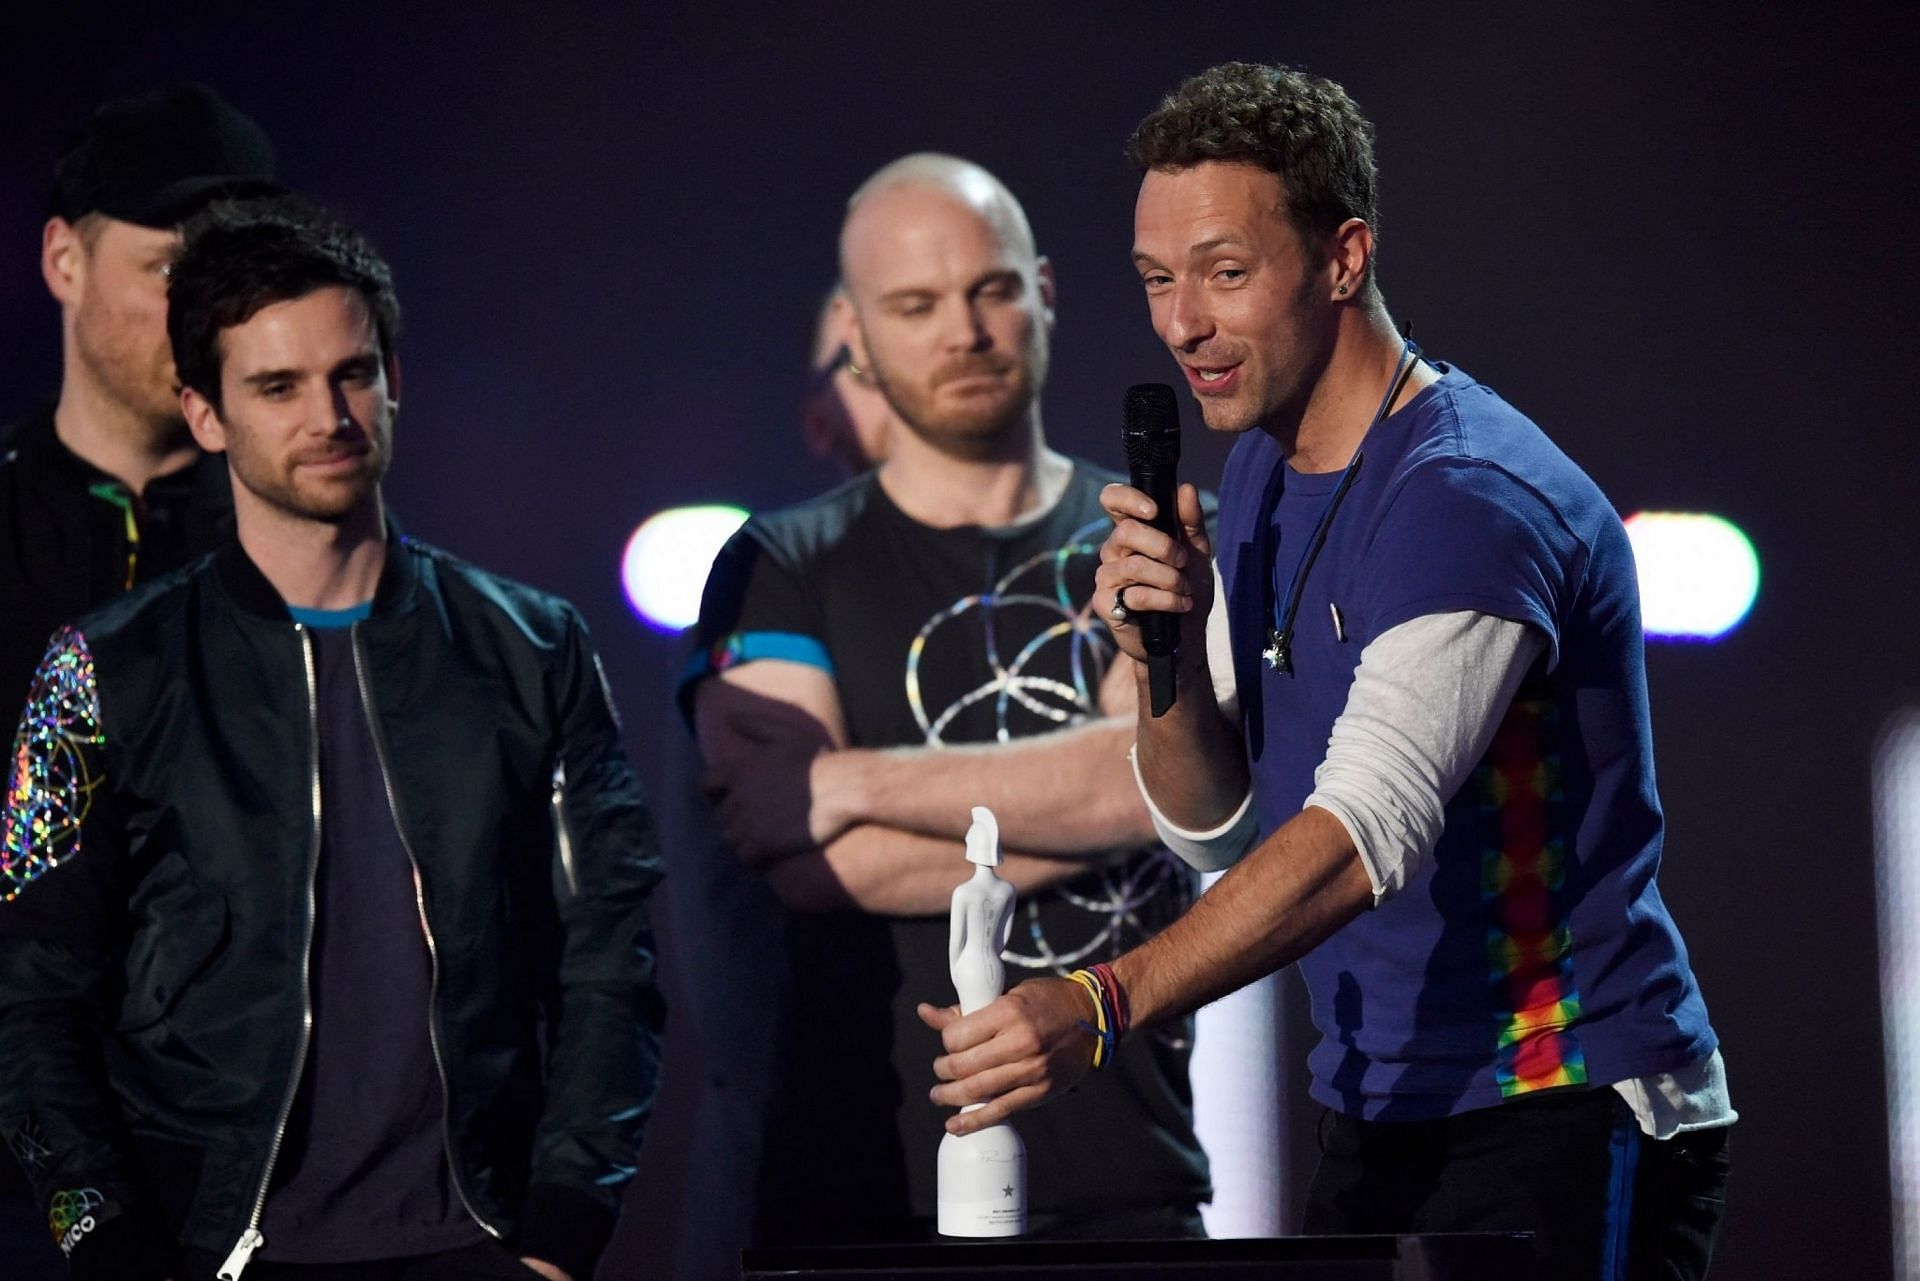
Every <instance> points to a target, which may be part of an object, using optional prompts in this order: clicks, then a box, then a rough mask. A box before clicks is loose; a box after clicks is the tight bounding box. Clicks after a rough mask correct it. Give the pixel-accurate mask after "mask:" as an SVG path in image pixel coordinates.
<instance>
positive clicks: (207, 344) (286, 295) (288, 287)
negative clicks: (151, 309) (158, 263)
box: [167, 196, 400, 409]
mask: <svg viewBox="0 0 1920 1281" xmlns="http://www.w3.org/2000/svg"><path fill="white" fill-rule="evenodd" d="M334 285H341V286H345V287H346V288H348V289H352V290H356V291H357V292H358V293H359V294H360V296H361V298H363V299H364V300H365V301H366V304H367V308H368V310H370V311H371V312H372V313H373V323H374V330H375V333H376V334H377V335H378V337H379V339H380V353H381V355H382V356H383V357H384V358H386V359H391V358H392V357H393V352H394V346H393V344H394V339H395V338H396V337H397V336H398V335H399V332H400V302H399V299H398V298H397V297H396V296H395V294H394V291H393V272H392V270H391V269H390V268H389V267H388V266H387V264H386V262H385V260H384V259H382V258H381V257H380V255H379V253H378V252H376V251H375V249H374V247H373V246H372V245H371V244H370V243H368V241H367V239H366V237H364V236H362V235H361V234H360V233H359V232H357V231H355V230H353V228H351V227H349V226H347V225H346V224H345V223H343V222H341V221H340V220H339V219H338V218H336V217H334V216H333V215H332V214H330V213H328V212H327V211H325V210H324V209H321V208H320V207H319V206H317V205H314V204H312V203H310V202H309V201H306V200H303V199H301V198H300V197H298V196H271V197H265V198H262V199H256V200H234V201H220V202H216V203H215V204H212V205H209V206H208V207H207V208H206V209H204V210H202V211H201V212H200V213H199V214H197V215H195V216H194V217H193V218H192V219H191V220H189V221H188V222H187V224H186V226H185V227H184V228H182V237H181V246H180V252H179V253H178V254H177V255H176V256H175V258H174V260H173V271H172V274H171V276H170V278H169V280H168V284H167V339H168V341H169V342H171V343H172V345H173V363H174V367H175V369H176V370H177V371H178V375H179V378H180V381H181V383H182V384H183V385H185V386H188V387H191V388H193V389H194V390H195V391H197V392H199V393H200V394H201V395H202V396H205V397H206V398H207V400H208V401H210V402H211V403H212V404H213V406H214V407H215V408H216V409H217V408H219V406H220V363H221V351H220V334H221V332H222V331H223V330H227V329H232V328H234V327H236V326H238V325H244V324H246V323H247V321H249V320H251V319H252V318H253V317H254V316H255V315H256V314H257V313H258V312H259V311H261V310H262V309H263V308H266V307H270V306H272V305H273V304H274V303H278V302H288V301H291V300H293V299H295V298H304V297H306V296H307V295H308V294H310V293H312V292H314V291H315V290H316V289H325V288H328V287H329V286H334Z"/></svg>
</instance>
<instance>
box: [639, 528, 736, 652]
mask: <svg viewBox="0 0 1920 1281" xmlns="http://www.w3.org/2000/svg"><path fill="white" fill-rule="evenodd" d="M746 519H747V513H746V512H744V511H742V510H741V509H740V508H738V507H728V506H724V505H720V504H715V505H709V506H704V507H669V508H668V509H667V510H666V511H663V512H659V513H656V514H655V515H652V516H649V517H648V518H647V519H646V520H644V521H642V522H640V527H639V528H638V529H636V530H634V531H633V537H631V538H629V539H627V550H626V553H625V555H623V556H622V557H621V559H620V582H621V584H622V585H623V586H624V587H625V588H626V589H627V604H629V605H631V606H632V607H633V612H634V613H635V614H637V615H639V616H640V619H641V621H643V622H645V623H647V624H648V625H650V626H652V627H656V628H659V629H660V630H661V631H663V632H677V631H681V630H683V629H685V628H688V627H691V626H693V624H694V623H695V622H697V621H698V620H699V618H700V593H701V591H702V590H703V589H704V588H705V587H706V585H707V571H709V570H711V569H712V568H713V558H714V557H715V556H716V555H718V554H719V552H720V548H721V547H722V546H723V545H724V544H725V543H726V541H727V539H729V538H731V537H733V532H734V531H735V530H737V529H739V528H740V526H741V525H742V524H744V523H745V522H746Z"/></svg>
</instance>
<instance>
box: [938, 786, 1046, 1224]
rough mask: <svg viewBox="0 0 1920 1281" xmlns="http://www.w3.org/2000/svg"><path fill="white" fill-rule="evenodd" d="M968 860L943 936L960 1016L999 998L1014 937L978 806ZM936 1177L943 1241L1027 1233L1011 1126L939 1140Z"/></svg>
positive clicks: (1009, 895)
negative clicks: (968, 871)
mask: <svg viewBox="0 0 1920 1281" xmlns="http://www.w3.org/2000/svg"><path fill="white" fill-rule="evenodd" d="M967 861H968V862H969V863H972V864H973V865H974V868H973V876H972V878H971V879H970V880H968V881H967V882H966V883H965V884H963V885H961V886H960V887H959V888H958V889H956V890H954V892H953V907H952V909H951V915H950V917H949V925H948V932H947V964H948V967H949V969H950V970H951V972H952V974H953V989H954V991H955V992H956V993H958V994H959V997H960V1012H961V1013H962V1014H971V1013H973V1012H974V1011H975V1010H977V1009H980V1008H981V1007H982V1006H984V1005H987V1004H988V1003H990V1002H991V1001H992V1000H993V999H994V998H995V997H997V996H999V995H1000V989H1001V984H1002V983H1003V982H1004V980H1005V970H1004V969H1003V967H1002V965H1001V962H1000V953H1001V952H1002V951H1004V950H1005V949H1006V946H1007V938H1008V936H1009V935H1010V934H1011V933H1012V932H1013V886H1011V885H1009V884H1007V883H1006V882H1005V881H1003V880H1001V879H1000V877H999V874H998V873H996V872H995V871H994V870H993V869H994V868H996V867H998V866H999V865H1000V824H999V823H998V822H996V821H995V820H994V817H993V811H992V810H990V809H987V808H986V807H985V806H982V805H976V806H974V807H973V826H972V827H970V828H968V829H967ZM981 1106H983V1105H982V1104H979V1103H972V1104H969V1105H968V1106H966V1107H964V1108H961V1109H960V1110H961V1111H962V1112H971V1111H973V1110H974V1109H975V1108H977V1107H981ZM939 1171H940V1190H939V1203H940V1220H939V1223H940V1235H941V1236H949V1237H1011V1236H1019V1235H1020V1234H1021V1233H1022V1232H1025V1231H1026V1230H1027V1148H1026V1145H1025V1144H1024V1143H1022V1142H1020V1136H1019V1134H1017V1133H1015V1131H1014V1128H1013V1127H1012V1126H1011V1125H1009V1124H1007V1123H1006V1122H1005V1121H1002V1122H1001V1123H1000V1124H998V1125H992V1126H988V1127H987V1128H986V1129H984V1130H978V1131H976V1132H974V1133H972V1134H968V1135H964V1136H962V1135H953V1134H948V1135H943V1136H942V1137H941V1139H940V1162H939Z"/></svg>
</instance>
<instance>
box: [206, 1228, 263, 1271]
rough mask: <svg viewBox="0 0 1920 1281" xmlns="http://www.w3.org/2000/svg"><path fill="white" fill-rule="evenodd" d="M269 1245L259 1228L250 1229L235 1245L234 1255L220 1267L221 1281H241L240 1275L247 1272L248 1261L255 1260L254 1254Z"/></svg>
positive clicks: (242, 1234) (228, 1257) (230, 1255)
mask: <svg viewBox="0 0 1920 1281" xmlns="http://www.w3.org/2000/svg"><path fill="white" fill-rule="evenodd" d="M266 1243H267V1238H266V1237H265V1236H264V1235H262V1233H261V1231H260V1229H259V1228H248V1229H247V1230H246V1231H245V1232H242V1233H241V1234H240V1240H239V1241H237V1242H235V1243H234V1247H233V1253H232V1254H229V1255H228V1256H227V1261H226V1262H225V1263H223V1264H221V1265H220V1271H219V1274H218V1275H219V1277H220V1281H240V1274H241V1273H242V1272H245V1271H246V1270H247V1261H248V1260H249V1259H251V1258H253V1252H254V1251H255V1250H258V1249H259V1248H260V1247H261V1246H263V1245H265V1244H266Z"/></svg>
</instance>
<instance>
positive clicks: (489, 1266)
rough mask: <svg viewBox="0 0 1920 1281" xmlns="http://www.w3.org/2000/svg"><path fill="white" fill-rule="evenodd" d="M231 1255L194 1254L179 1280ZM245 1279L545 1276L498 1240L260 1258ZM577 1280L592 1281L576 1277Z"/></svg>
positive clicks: (494, 1280) (193, 1280) (438, 1280)
mask: <svg viewBox="0 0 1920 1281" xmlns="http://www.w3.org/2000/svg"><path fill="white" fill-rule="evenodd" d="M225 1261H226V1260H225V1256H223V1255H217V1254H211V1253H208V1252H207V1251H205V1250H189V1251H187V1253H186V1255H185V1257H183V1258H182V1259H181V1260H180V1267H179V1269H178V1270H177V1271H175V1273H174V1274H173V1281H214V1277H215V1276H216V1275H217V1274H218V1273H219V1271H220V1265H221V1264H222V1263H223V1262H225ZM244 1278H245V1281H540V1274H539V1273H537V1272H535V1271H534V1270H533V1269H532V1268H529V1267H528V1266H526V1265H525V1264H524V1263H522V1262H520V1259H519V1256H518V1255H516V1254H514V1253H513V1252H512V1251H511V1250H509V1249H508V1248H507V1247H506V1246H504V1245H501V1244H500V1243H499V1242H498V1241H493V1240H487V1241H480V1242H477V1243H475V1244H473V1245H468V1246H462V1247H461V1248H460V1249H458V1250H442V1251H441V1252H440V1253H438V1254H421V1255H415V1256H414V1257H412V1258H409V1259H373V1260H369V1261H367V1262H365V1263H274V1262H271V1261H270V1260H267V1259H260V1258H256V1259H254V1260H253V1262H251V1263H249V1264H247V1270H246V1272H245V1274H244ZM575 1281H586V1279H585V1278H575Z"/></svg>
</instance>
